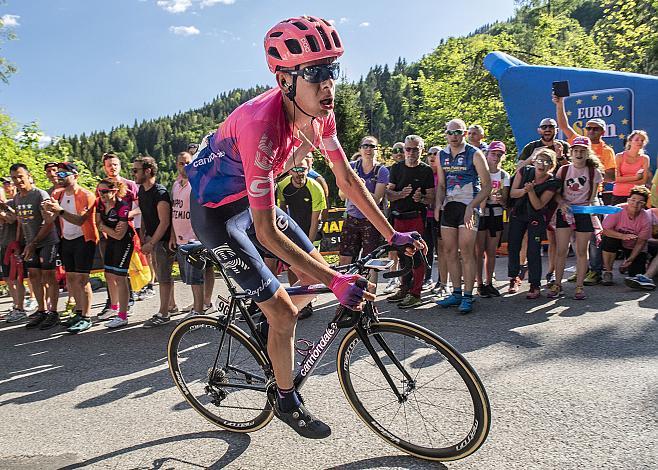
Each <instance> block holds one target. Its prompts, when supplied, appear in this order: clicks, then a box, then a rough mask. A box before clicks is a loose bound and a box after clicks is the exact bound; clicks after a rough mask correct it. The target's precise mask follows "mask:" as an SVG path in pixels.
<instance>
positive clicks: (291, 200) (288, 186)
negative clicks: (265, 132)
mask: <svg viewBox="0 0 658 470" xmlns="http://www.w3.org/2000/svg"><path fill="white" fill-rule="evenodd" d="M307 173H308V159H303V160H302V161H300V162H299V163H298V164H297V165H295V166H294V167H292V169H291V170H290V171H289V172H288V176H287V177H286V178H284V179H283V180H282V181H280V182H279V184H278V185H277V199H278V204H279V207H281V210H283V211H284V212H287V213H288V214H289V215H290V217H291V218H292V220H293V221H295V222H296V223H297V225H299V227H300V228H301V229H302V230H303V231H304V233H305V234H307V235H308V239H309V240H311V241H312V242H314V245H316V248H317V244H319V241H317V242H316V241H315V240H316V238H317V234H318V226H319V221H320V214H321V213H322V211H323V210H324V209H326V208H327V201H326V199H325V195H324V191H322V187H321V186H320V184H318V183H317V182H316V180H313V179H312V178H309V177H308V176H307ZM275 262H276V260H275V259H274V258H268V267H269V268H270V271H273V272H276V269H275V268H276V266H275ZM297 279H298V277H297V275H296V274H295V272H294V271H293V270H290V269H289V270H288V282H289V284H290V285H293V284H295V283H296V282H297ZM312 314H313V305H312V304H311V303H309V304H307V305H306V306H305V307H303V308H302V309H301V310H300V311H299V319H300V320H303V319H305V318H308V317H310V316H311V315H312Z"/></svg>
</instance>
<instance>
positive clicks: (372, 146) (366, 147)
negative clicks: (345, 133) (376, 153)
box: [361, 144, 377, 149]
mask: <svg viewBox="0 0 658 470" xmlns="http://www.w3.org/2000/svg"><path fill="white" fill-rule="evenodd" d="M361 148H362V149H376V148H377V146H376V145H375V144H361Z"/></svg>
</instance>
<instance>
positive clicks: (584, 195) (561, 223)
mask: <svg viewBox="0 0 658 470" xmlns="http://www.w3.org/2000/svg"><path fill="white" fill-rule="evenodd" d="M599 165H600V162H599V159H598V158H597V157H596V154H595V153H594V152H593V151H592V149H591V146H590V140H589V138H587V137H580V136H579V137H576V138H575V139H573V140H572V141H571V164H569V165H565V166H563V167H561V168H560V169H559V170H558V171H557V172H556V177H557V178H558V179H559V180H560V181H561V183H562V185H561V188H560V190H559V191H558V193H557V195H556V197H555V199H556V202H557V203H558V209H557V212H556V214H555V227H556V229H555V230H556V239H557V255H556V268H555V283H554V284H553V285H552V286H551V287H550V291H549V293H548V294H547V297H549V298H557V297H559V296H561V295H562V276H563V274H564V265H565V263H566V260H567V255H568V253H569V243H570V240H571V237H572V236H573V235H574V232H575V237H576V291H575V293H574V299H576V300H583V299H585V298H586V295H585V288H584V282H585V275H586V273H587V267H588V254H587V253H588V245H589V242H590V239H591V238H592V235H593V233H594V229H595V226H596V227H599V220H598V219H596V220H595V219H594V218H593V217H592V215H590V214H574V213H573V212H572V210H571V206H590V205H592V203H593V201H594V199H595V198H596V194H597V192H598V187H599V184H600V183H601V182H602V181H603V174H602V173H601V171H600V170H599ZM594 222H596V224H595V223H594Z"/></svg>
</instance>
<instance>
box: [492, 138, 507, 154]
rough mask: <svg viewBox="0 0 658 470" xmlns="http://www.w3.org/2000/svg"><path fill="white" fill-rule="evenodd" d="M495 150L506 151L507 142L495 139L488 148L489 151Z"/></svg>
mask: <svg viewBox="0 0 658 470" xmlns="http://www.w3.org/2000/svg"><path fill="white" fill-rule="evenodd" d="M494 150H498V151H500V152H503V153H505V151H506V150H507V149H506V148H505V144H504V143H503V142H501V141H500V140H493V141H491V142H490V143H489V147H488V148H487V152H493V151H494Z"/></svg>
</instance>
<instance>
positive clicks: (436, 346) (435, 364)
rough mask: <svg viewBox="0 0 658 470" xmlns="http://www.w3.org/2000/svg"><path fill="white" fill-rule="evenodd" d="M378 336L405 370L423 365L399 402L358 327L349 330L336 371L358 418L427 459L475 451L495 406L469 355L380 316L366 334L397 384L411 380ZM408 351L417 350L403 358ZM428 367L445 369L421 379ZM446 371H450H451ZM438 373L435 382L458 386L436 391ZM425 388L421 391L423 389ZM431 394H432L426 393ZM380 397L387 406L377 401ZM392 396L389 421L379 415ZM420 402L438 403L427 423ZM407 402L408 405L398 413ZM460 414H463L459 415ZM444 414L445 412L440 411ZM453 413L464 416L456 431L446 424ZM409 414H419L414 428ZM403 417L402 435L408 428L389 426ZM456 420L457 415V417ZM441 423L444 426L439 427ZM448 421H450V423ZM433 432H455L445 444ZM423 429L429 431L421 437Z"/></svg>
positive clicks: (426, 333)
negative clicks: (392, 411)
mask: <svg viewBox="0 0 658 470" xmlns="http://www.w3.org/2000/svg"><path fill="white" fill-rule="evenodd" d="M374 335H380V336H381V337H382V338H384V340H385V343H386V344H387V345H388V346H389V347H390V349H391V350H392V351H393V353H394V355H395V356H396V358H397V359H398V360H399V361H400V363H401V364H402V365H403V366H405V369H412V368H415V366H416V365H418V364H420V367H417V368H415V369H414V370H413V371H412V372H413V374H412V377H413V378H414V381H413V382H414V384H413V387H412V388H411V389H410V390H409V394H408V397H407V398H408V399H407V400H406V401H404V402H402V403H400V401H399V400H398V398H397V396H396V395H395V394H394V392H393V390H392V388H391V386H390V385H389V384H388V382H386V380H385V378H384V374H383V373H382V372H381V370H380V369H379V367H378V365H377V364H376V363H375V360H374V359H373V357H372V356H371V354H370V352H369V351H368V350H367V349H366V348H365V345H364V344H363V342H362V341H361V338H360V337H359V336H358V333H357V331H356V329H352V330H350V331H349V332H348V333H347V334H346V335H345V337H344V338H343V340H342V341H341V343H340V345H339V347H338V354H337V361H338V363H337V370H338V378H339V381H340V384H341V387H342V389H343V392H344V393H345V397H346V398H347V400H348V401H349V403H350V404H351V405H352V408H353V409H354V411H355V412H356V414H357V415H358V416H359V418H361V420H362V421H363V422H364V423H365V424H366V425H367V426H368V427H369V428H370V429H371V430H372V431H373V432H374V433H375V434H377V435H378V436H379V437H381V438H382V439H384V440H385V441H386V442H388V443H389V444H391V445H393V446H394V447H397V448H398V449H400V450H402V451H404V452H406V453H408V454H411V455H414V456H416V457H419V458H422V459H426V460H435V461H448V460H457V459H461V458H464V457H466V456H468V455H470V454H472V453H473V452H475V451H476V450H477V449H478V448H480V446H481V445H482V444H483V443H484V441H485V439H486V438H487V435H488V433H489V428H490V425H491V410H490V405H489V399H488V397H487V394H486V391H485V389H484V386H483V385H482V382H481V381H480V379H479V377H478V375H477V373H476V372H475V370H474V369H473V367H472V366H471V365H470V364H469V363H468V362H467V361H466V359H464V357H463V356H462V355H461V354H459V352H457V350H456V349H455V348H453V347H452V346H451V345H450V344H449V343H448V342H447V341H445V340H444V339H442V338H441V337H440V336H438V335H436V334H435V333H432V332H431V331H429V330H427V329H425V328H423V327H421V326H419V325H416V324H413V323H410V322H406V321H403V320H398V319H392V318H385V319H381V320H380V321H379V322H377V323H373V324H372V325H371V328H370V331H369V332H368V338H369V339H371V344H372V345H373V347H375V349H376V350H377V351H376V352H377V355H378V356H379V357H380V359H381V360H382V363H383V365H384V367H385V368H386V370H387V371H389V373H390V374H391V377H392V378H393V380H394V381H395V384H396V387H398V389H400V387H399V385H400V384H401V385H405V386H406V387H409V386H410V385H409V381H408V380H405V379H404V376H403V374H402V373H401V372H400V371H399V370H398V368H397V367H396V365H395V364H394V362H393V361H391V360H390V359H388V357H387V356H386V353H385V351H384V350H383V349H382V347H381V346H380V345H379V344H378V343H377V341H376V340H375V336H374ZM407 340H408V341H407ZM410 342H415V343H416V345H415V347H413V346H411V345H408V343H410ZM407 352H409V353H413V355H412V356H410V358H407V357H402V356H403V355H406V354H407ZM368 360H370V362H368ZM368 367H371V369H370V370H371V371H372V372H373V374H371V375H370V376H368V377H364V376H363V374H366V373H365V372H364V371H365V370H366V369H367V368H368ZM430 368H431V370H430ZM424 371H429V372H436V373H440V372H441V371H444V372H441V373H440V374H439V375H437V377H436V378H434V379H431V380H430V381H429V382H424V383H421V380H424V377H423V379H420V378H419V376H420V374H421V372H424ZM448 372H450V373H451V374H448ZM366 375H367V374H366ZM438 377H441V381H439V382H436V383H435V384H434V385H441V386H442V387H444V386H445V387H449V386H450V384H451V383H455V384H456V385H455V388H454V389H448V388H446V389H443V388H442V389H441V390H444V392H445V393H443V394H441V393H437V392H438V390H439V389H437V388H436V387H429V388H426V387H428V386H429V385H430V383H432V382H433V381H435V380H437V379H438ZM363 382H365V384H366V385H367V387H369V388H372V387H378V386H379V385H380V384H381V388H375V389H373V390H368V389H364V388H363V386H362V383H363ZM356 383H359V385H356ZM423 389H424V390H423ZM421 390H423V391H422V392H421ZM432 392H433V393H432ZM456 393H461V394H462V396H457V395H456ZM428 396H430V397H431V398H428ZM382 398H383V400H384V405H382V406H379V405H380V404H381V402H382ZM388 400H393V401H392V403H391V404H392V405H393V406H394V407H395V406H397V410H396V414H395V415H393V417H392V418H391V420H390V421H389V422H388V424H387V423H386V422H385V420H383V419H382V418H381V415H382V414H383V413H384V411H385V410H384V408H386V407H387V406H389V404H387V403H386V402H387V401H388ZM370 401H378V402H379V403H378V404H377V407H375V406H374V405H372V404H370V403H369V402H370ZM459 401H461V402H462V405H461V406H462V407H463V408H464V410H460V409H458V408H453V407H454V406H457V407H459V406H460V405H459V403H458V402H459ZM451 402H452V403H451ZM442 404H443V406H442ZM421 405H422V408H428V407H429V408H434V410H432V411H433V412H434V414H435V416H432V418H431V420H430V421H429V422H426V421H424V416H423V414H422V413H421ZM446 405H452V406H446ZM403 406H404V409H403V410H402V414H400V412H401V409H402V407H403ZM380 410H381V411H380ZM460 413H461V414H463V416H461V417H460V416H459V415H460ZM398 414H400V418H397V415H398ZM441 414H443V416H436V415H441ZM452 414H456V415H457V416H458V417H459V421H462V423H461V426H459V428H458V429H457V430H456V431H455V430H452V429H448V428H447V427H446V426H447V425H448V423H449V421H448V419H446V418H448V417H449V416H448V415H452ZM408 416H412V417H413V416H415V419H412V423H411V428H409V420H408ZM402 417H404V421H406V436H402V434H403V432H401V431H404V429H402V430H398V429H391V426H392V425H393V424H394V421H395V422H396V423H397V422H398V421H401V420H402ZM418 417H420V418H422V419H421V421H422V422H418V421H419V420H418ZM455 421H457V420H454V421H453V422H455ZM439 425H440V426H441V429H439V428H438V426H439ZM450 425H451V426H452V423H450ZM402 427H404V426H402ZM430 432H431V433H432V434H435V435H437V436H438V435H442V436H443V437H446V434H451V435H454V436H455V437H454V438H453V437H450V438H446V441H447V445H441V446H440V447H435V445H434V444H433V440H432V435H430ZM423 433H424V434H425V436H423ZM411 434H414V436H411ZM421 438H422V439H424V440H425V441H429V444H430V445H429V446H428V445H421V444H420V443H418V442H412V440H421Z"/></svg>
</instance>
